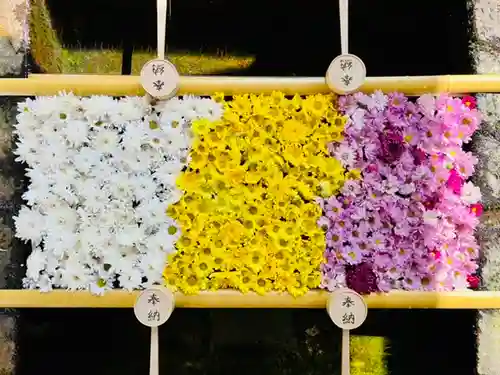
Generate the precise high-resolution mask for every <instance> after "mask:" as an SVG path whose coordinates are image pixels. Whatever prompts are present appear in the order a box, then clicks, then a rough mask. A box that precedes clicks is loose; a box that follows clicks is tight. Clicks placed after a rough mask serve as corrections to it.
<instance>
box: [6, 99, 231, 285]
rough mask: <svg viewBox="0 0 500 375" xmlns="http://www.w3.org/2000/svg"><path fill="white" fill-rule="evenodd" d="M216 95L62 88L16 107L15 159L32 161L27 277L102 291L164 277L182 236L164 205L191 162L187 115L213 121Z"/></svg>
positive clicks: (24, 231)
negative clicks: (166, 97) (147, 95)
mask: <svg viewBox="0 0 500 375" xmlns="http://www.w3.org/2000/svg"><path fill="white" fill-rule="evenodd" d="M221 115H222V107H221V105H219V104H217V103H216V102H214V101H213V100H211V99H202V98H196V97H184V98H182V99H181V98H174V99H172V100H170V101H167V102H161V103H160V104H158V105H157V106H155V107H151V106H149V105H147V104H146V103H145V102H144V99H143V98H139V97H133V98H124V99H120V100H117V99H113V98H112V97H107V96H94V97H89V98H81V97H77V96H74V95H59V96H55V97H41V98H37V99H35V100H31V99H28V100H27V101H26V102H24V103H21V104H20V105H19V114H18V116H17V122H18V123H17V125H16V135H17V137H18V143H17V150H16V155H18V158H17V159H16V161H20V162H25V163H26V164H27V165H28V169H27V172H26V173H27V176H28V177H29V178H30V185H29V189H28V191H27V192H26V193H25V194H24V195H23V198H24V199H25V200H26V202H27V205H28V206H24V207H22V209H21V210H20V212H19V214H18V216H17V217H15V224H16V236H17V237H19V238H21V239H22V240H25V241H31V243H32V247H33V251H32V254H31V255H30V257H29V258H28V261H27V274H26V277H25V279H24V285H25V287H27V288H40V289H41V290H43V291H47V290H51V289H52V288H53V287H61V288H67V289H70V290H77V289H88V290H90V291H92V292H93V293H102V292H104V290H106V289H110V288H113V287H122V288H125V289H128V290H132V289H136V288H144V287H149V286H151V285H152V284H156V283H160V282H161V281H162V272H163V269H164V267H165V265H166V261H167V254H169V253H171V252H173V251H175V247H174V243H175V240H176V239H177V238H178V237H179V235H180V233H179V229H178V227H177V226H176V223H175V222H174V221H173V220H172V219H170V218H169V217H168V216H167V214H166V209H167V207H168V206H169V205H170V204H172V203H174V202H176V201H177V200H178V199H179V198H180V195H181V192H180V191H178V190H177V189H176V187H175V180H176V178H177V176H178V174H179V173H180V172H181V170H182V168H183V167H184V166H185V165H186V163H187V158H188V152H189V143H190V123H191V121H192V120H194V119H198V118H208V119H211V120H216V119H218V118H220V117H221Z"/></svg>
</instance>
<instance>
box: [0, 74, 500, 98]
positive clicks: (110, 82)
mask: <svg viewBox="0 0 500 375" xmlns="http://www.w3.org/2000/svg"><path fill="white" fill-rule="evenodd" d="M275 90H277V91H283V92H284V93H286V94H301V95H307V94H315V93H327V92H329V89H328V86H327V85H326V82H325V79H324V78H323V77H303V78H282V77H224V76H184V77H182V78H181V83H180V91H179V94H181V95H182V94H195V95H211V94H213V93H215V92H224V93H225V94H227V95H232V94H242V93H270V92H272V91H275ZM374 90H382V91H383V92H386V93H387V92H393V91H399V92H402V93H404V94H407V95H421V94H424V93H434V94H435V93H442V92H443V93H450V94H463V93H476V92H500V74H481V75H444V76H420V77H369V78H367V80H366V82H365V84H364V85H363V86H362V87H361V91H363V92H372V91H374ZM61 91H66V92H73V93H75V94H76V95H82V96H85V95H111V96H127V95H128V96H130V95H144V90H143V89H142V87H141V85H140V83H139V77H137V76H119V75H86V74H81V75H58V74H55V75H50V74H47V75H36V74H35V75H31V76H30V77H29V78H5V79H0V96H36V95H55V94H57V93H59V92H61Z"/></svg>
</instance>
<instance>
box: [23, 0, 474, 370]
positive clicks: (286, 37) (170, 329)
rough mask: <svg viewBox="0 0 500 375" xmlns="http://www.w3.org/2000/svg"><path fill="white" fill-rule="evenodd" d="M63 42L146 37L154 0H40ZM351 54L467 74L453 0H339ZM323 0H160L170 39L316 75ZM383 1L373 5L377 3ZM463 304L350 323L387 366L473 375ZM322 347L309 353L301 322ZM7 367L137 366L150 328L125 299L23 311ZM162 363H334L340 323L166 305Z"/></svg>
mask: <svg viewBox="0 0 500 375" xmlns="http://www.w3.org/2000/svg"><path fill="white" fill-rule="evenodd" d="M48 3H49V5H50V6H51V11H52V13H53V15H54V17H55V20H54V22H55V25H56V26H57V28H58V31H59V33H61V35H62V36H63V40H64V43H66V44H69V45H74V46H76V45H78V46H80V47H93V46H96V45H98V46H100V45H104V46H119V45H121V43H122V42H123V40H124V39H127V38H132V39H133V43H134V45H135V47H136V48H145V47H148V46H149V47H154V42H155V32H156V31H155V27H156V26H155V17H154V6H155V1H154V0H144V1H139V2H138V1H135V0H134V1H132V0H127V1H124V0H120V1H118V0H116V1H115V0H113V1H104V0H86V1H84V2H74V1H67V0H49V1H48ZM350 3H351V20H350V27H351V35H350V40H351V52H353V53H355V54H357V55H359V56H360V57H361V58H362V59H363V60H364V61H365V63H366V65H367V69H368V74H369V75H370V76H380V75H424V74H458V73H461V74H466V73H470V72H471V65H470V59H469V54H468V21H467V11H466V5H465V1H464V0H439V1H436V0H419V1H401V0H384V1H365V0H351V2H350ZM336 4H337V2H336V1H334V0H328V1H324V0H310V1H298V0H238V1H234V0H233V1H230V0H211V1H208V0H183V1H173V12H172V20H171V23H170V27H169V34H168V35H169V38H168V41H169V45H170V47H171V48H172V49H176V50H189V51H193V52H195V53H196V52H200V51H205V52H214V51H217V50H227V51H229V52H232V51H233V52H234V51H239V52H241V53H247V54H254V55H255V56H256V62H255V64H254V65H253V66H252V67H250V68H249V69H248V71H246V72H243V73H242V72H241V71H239V72H238V73H237V74H247V75H283V76H287V75H298V76H301V75H317V76H321V75H323V74H324V72H325V70H326V68H327V66H328V64H329V62H330V61H331V59H332V58H333V57H334V56H335V55H336V54H338V53H339V50H340V43H339V31H338V11H337V9H336ZM382 4H383V5H382ZM475 319H476V313H475V311H432V310H427V311H426V310H400V311H397V310H394V311H388V310H386V311H377V310H373V311H370V312H369V317H368V320H367V322H366V323H365V324H364V325H363V326H362V327H361V329H360V330H358V332H357V334H361V335H371V336H384V337H386V338H387V340H388V344H389V347H388V358H387V366H388V368H389V371H391V373H392V374H401V375H413V374H419V375H421V374H430V375H434V374H436V375H437V374H454V375H461V374H464V375H471V374H474V373H475V337H474V326H475ZM313 326H316V328H318V331H319V333H318V334H317V335H316V336H314V338H313V341H314V343H315V345H316V347H318V348H320V352H321V354H318V353H313V354H311V352H310V345H309V344H307V345H306V344H305V342H306V341H307V340H310V339H308V338H307V337H306V330H307V329H310V328H311V327H313ZM19 327H20V331H19V335H18V338H19V353H18V363H19V364H18V375H35V374H51V375H59V374H61V375H63V374H64V375H66V374H72V375H79V374H92V375H100V374H102V375H104V374H106V375H108V374H120V375H135V374H144V373H146V372H147V371H148V363H149V359H148V358H149V353H148V350H149V346H148V345H149V332H148V329H147V328H145V327H142V326H140V325H139V323H137V322H136V321H135V319H134V317H133V313H132V310H95V309H94V310H91V309H86V310H80V309H72V310H23V311H21V313H20V320H19ZM160 335H161V344H160V347H161V361H162V363H161V366H162V373H164V374H176V375H184V374H186V375H188V374H189V375H191V374H192V375H202V374H210V375H225V374H228V375H234V374H235V373H236V374H239V375H246V374H252V375H254V374H256V373H258V374H261V375H267V374H269V375H271V374H272V375H274V374H276V375H278V374H279V375H283V374H290V375H295V374H297V375H304V374H336V373H338V371H339V368H338V363H339V358H340V357H339V352H338V347H339V332H338V330H337V329H335V328H334V327H333V324H332V323H331V322H330V321H329V319H328V317H327V315H326V312H325V311H320V310H314V311H312V310H295V311H291V310H279V311H278V310H273V311H265V310H251V311H249V310H245V311H243V310H239V311H228V310H181V309H179V310H176V311H175V312H174V315H173V317H172V319H171V320H170V321H169V322H167V324H166V325H165V326H163V327H162V328H161V331H160Z"/></svg>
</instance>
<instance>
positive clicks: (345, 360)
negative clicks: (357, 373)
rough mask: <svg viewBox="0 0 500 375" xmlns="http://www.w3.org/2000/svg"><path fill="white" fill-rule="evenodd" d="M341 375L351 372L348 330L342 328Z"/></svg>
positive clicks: (347, 374) (348, 374)
mask: <svg viewBox="0 0 500 375" xmlns="http://www.w3.org/2000/svg"><path fill="white" fill-rule="evenodd" d="M340 374H341V375H350V374H351V349H350V347H349V330H348V329H343V330H342V366H341V372H340Z"/></svg>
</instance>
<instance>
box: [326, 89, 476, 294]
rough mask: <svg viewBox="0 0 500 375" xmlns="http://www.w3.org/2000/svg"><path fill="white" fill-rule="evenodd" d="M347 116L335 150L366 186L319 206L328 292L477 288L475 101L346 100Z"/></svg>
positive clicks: (357, 184)
mask: <svg viewBox="0 0 500 375" xmlns="http://www.w3.org/2000/svg"><path fill="white" fill-rule="evenodd" d="M339 104H340V109H341V110H342V111H344V112H345V114H346V115H347V116H349V121H348V124H347V125H346V130H345V139H344V141H343V142H342V143H340V144H337V145H331V152H332V154H333V155H335V157H336V158H338V159H339V160H341V161H342V163H343V164H344V166H345V167H346V168H348V169H352V168H357V169H359V170H360V171H361V172H362V179H360V180H350V181H347V182H346V183H345V185H344V187H343V189H342V191H341V193H340V195H338V196H333V197H331V198H329V199H326V200H321V201H320V202H319V203H320V204H321V205H322V207H323V211H324V216H323V217H322V218H321V219H320V220H319V222H318V224H319V225H320V226H322V227H324V228H325V231H326V239H327V248H326V251H325V262H324V264H323V265H322V276H323V277H322V287H323V288H327V289H329V290H334V289H336V288H339V287H348V288H351V289H354V290H356V291H358V292H359V293H369V292H376V291H389V290H391V289H406V290H455V289H465V288H467V287H477V285H476V284H477V279H476V277H475V276H474V273H475V271H476V269H477V267H478V266H477V259H478V250H479V249H478V244H477V242H476V240H475V238H474V229H475V227H476V226H477V224H478V221H479V219H478V216H479V215H480V214H481V213H482V206H481V205H480V204H479V201H480V199H481V194H480V192H479V189H478V188H477V187H476V186H474V185H473V184H472V183H471V182H467V179H468V178H469V177H470V176H471V175H472V173H473V172H474V165H475V164H476V162H477V160H476V158H475V157H474V156H473V155H472V154H471V153H470V152H465V151H464V150H463V149H462V145H463V144H465V143H467V142H469V141H470V139H471V136H472V134H473V133H474V131H475V130H476V129H477V128H478V126H479V123H480V115H479V113H478V112H477V110H476V109H475V101H474V98H471V97H465V98H463V99H460V98H452V97H450V96H448V95H441V96H439V97H437V98H435V97H433V96H431V95H424V96H421V97H420V98H419V99H417V100H416V101H410V100H409V99H408V98H407V97H405V96H404V95H402V94H398V93H395V94H391V95H384V94H382V93H381V92H376V93H374V94H373V95H365V94H362V93H357V94H354V95H350V96H344V97H341V98H340V99H339Z"/></svg>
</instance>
